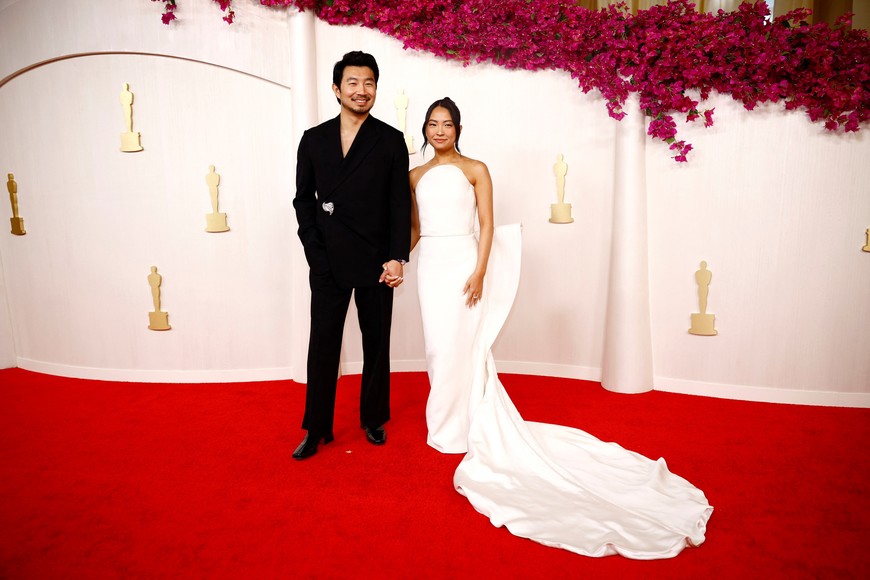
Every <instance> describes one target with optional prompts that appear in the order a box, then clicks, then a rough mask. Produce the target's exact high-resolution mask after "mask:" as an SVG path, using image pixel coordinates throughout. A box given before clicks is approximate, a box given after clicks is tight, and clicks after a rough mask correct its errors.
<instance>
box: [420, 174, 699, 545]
mask: <svg viewBox="0 0 870 580" xmlns="http://www.w3.org/2000/svg"><path fill="white" fill-rule="evenodd" d="M449 168H453V169H454V171H451V170H449ZM416 197H417V205H418V208H419V212H420V222H421V234H422V237H421V239H420V242H419V253H418V257H417V284H418V293H419V299H420V308H421V313H422V320H423V334H424V340H425V349H426V366H427V372H428V375H429V383H430V389H431V390H430V394H429V400H428V402H427V406H426V422H427V426H428V429H429V434H428V440H427V442H428V444H429V445H430V446H432V447H434V448H435V449H437V450H439V451H441V452H442V453H465V456H464V457H463V458H462V460H461V462H460V463H459V466H458V467H457V468H456V471H455V473H454V477H453V484H454V487H455V489H456V490H457V491H458V492H459V493H460V494H462V495H464V496H465V497H466V498H467V499H468V501H469V502H470V503H471V504H472V506H473V507H474V508H475V509H476V510H477V511H478V512H480V513H482V514H484V515H485V516H487V517H488V518H489V519H490V521H491V522H492V523H493V525H495V526H505V527H506V528H507V529H508V530H509V531H510V532H511V533H512V534H514V535H516V536H520V537H523V538H529V539H531V540H534V541H536V542H539V543H541V544H544V545H547V546H552V547H557V548H562V549H565V550H568V551H571V552H575V553H577V554H582V555H584V556H593V557H600V556H608V555H613V554H620V555H622V556H625V557H627V558H633V559H640V560H650V559H659V558H672V557H674V556H676V555H677V554H678V553H680V552H681V551H682V550H683V549H684V548H686V547H689V546H698V545H700V544H701V543H703V542H704V535H705V532H706V525H707V521H708V519H709V518H710V516H711V514H712V511H713V508H712V507H711V506H710V504H709V503H708V502H707V498H706V497H705V496H704V493H703V492H702V491H701V490H700V489H698V488H696V487H695V486H693V485H692V484H691V483H689V482H688V481H686V480H685V479H683V478H682V477H679V476H678V475H675V474H673V473H671V472H670V471H669V470H668V466H667V464H666V463H665V460H664V459H662V458H659V459H658V460H655V461H653V460H651V459H649V458H647V457H645V456H643V455H640V454H638V453H635V452H633V451H629V450H627V449H624V448H623V447H621V446H619V445H618V444H616V443H610V442H604V441H601V440H599V439H597V438H596V437H594V436H592V435H590V434H589V433H586V432H584V431H581V430H580V429H576V428H572V427H566V426H561V425H551V424H546V423H538V422H531V421H524V420H523V418H522V416H521V415H520V413H519V412H518V411H517V409H516V407H515V406H514V404H513V403H512V401H511V399H510V397H509V396H508V394H507V392H506V391H505V389H504V387H503V386H502V384H501V382H500V381H499V379H498V374H497V372H496V368H495V363H494V361H493V357H492V352H491V349H492V345H493V342H494V341H495V339H496V337H497V336H498V334H499V332H500V331H501V328H502V326H503V325H504V322H505V320H506V319H507V315H508V313H509V312H510V309H511V306H512V304H513V300H514V297H515V295H516V291H517V287H518V284H519V273H520V252H521V229H520V226H519V225H518V224H513V225H510V226H501V227H498V228H496V229H495V234H494V237H493V245H492V251H491V253H490V258H489V265H488V268H487V273H486V278H485V280H484V290H483V297H482V299H481V301H480V303H479V304H478V305H477V306H476V307H474V308H468V307H466V306H465V296H463V294H462V289H463V287H464V285H465V282H466V280H467V279H468V276H469V274H470V273H471V272H472V271H473V270H474V266H475V264H476V261H477V237H476V235H475V234H474V233H473V232H472V231H471V229H470V228H471V227H473V223H474V219H473V218H474V211H475V206H474V191H473V188H472V187H471V186H470V184H469V183H468V181H467V180H466V179H465V176H464V174H463V173H462V171H461V170H460V169H459V168H458V167H456V166H452V165H448V166H436V167H435V168H433V169H431V170H429V171H428V172H427V173H426V174H425V175H424V176H423V177H422V178H421V179H420V181H419V182H418V185H417V188H416ZM469 215H471V219H469Z"/></svg>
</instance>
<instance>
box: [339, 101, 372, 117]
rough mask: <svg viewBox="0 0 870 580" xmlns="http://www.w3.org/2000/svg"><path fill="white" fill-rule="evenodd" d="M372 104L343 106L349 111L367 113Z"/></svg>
mask: <svg viewBox="0 0 870 580" xmlns="http://www.w3.org/2000/svg"><path fill="white" fill-rule="evenodd" d="M373 106H374V103H366V104H365V105H362V106H359V105H353V106H351V107H345V108H346V109H347V110H349V111H350V112H351V113H354V114H356V115H365V114H366V113H368V112H369V111H371V110H372V107H373Z"/></svg>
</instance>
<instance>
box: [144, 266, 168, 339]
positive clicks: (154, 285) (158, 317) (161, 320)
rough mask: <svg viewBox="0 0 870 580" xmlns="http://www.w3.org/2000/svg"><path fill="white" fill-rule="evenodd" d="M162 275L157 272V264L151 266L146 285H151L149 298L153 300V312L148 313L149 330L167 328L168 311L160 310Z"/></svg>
mask: <svg viewBox="0 0 870 580" xmlns="http://www.w3.org/2000/svg"><path fill="white" fill-rule="evenodd" d="M162 282H163V276H161V275H160V274H158V273H157V266H151V273H150V274H148V285H149V286H151V300H152V301H153V302H154V312H149V313H148V329H149V330H169V329H171V328H172V327H171V326H169V313H168V312H163V311H162V310H160V284H161V283H162Z"/></svg>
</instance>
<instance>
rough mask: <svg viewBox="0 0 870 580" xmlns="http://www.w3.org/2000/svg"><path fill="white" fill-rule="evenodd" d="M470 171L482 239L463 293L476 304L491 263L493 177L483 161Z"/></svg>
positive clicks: (476, 163) (467, 304) (467, 300)
mask: <svg viewBox="0 0 870 580" xmlns="http://www.w3.org/2000/svg"><path fill="white" fill-rule="evenodd" d="M469 173H470V174H471V178H472V180H471V183H472V185H474V196H475V198H476V199H477V220H478V222H479V224H480V240H479V242H478V245H477V265H476V266H475V268H474V272H472V274H471V276H469V277H468V281H467V282H466V283H465V288H464V289H463V294H464V295H465V296H466V298H465V305H466V306H469V307H471V306H474V305H476V304H477V302H478V301H480V297H481V293H482V292H483V278H484V276H486V266H487V264H488V263H489V252H490V250H491V249H492V233H493V211H492V178H491V177H490V175H489V169H488V168H487V167H486V164H485V163H483V162H481V161H475V162H474V163H473V164H472V166H471V168H470V171H469Z"/></svg>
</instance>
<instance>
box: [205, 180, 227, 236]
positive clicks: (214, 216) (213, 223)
mask: <svg viewBox="0 0 870 580" xmlns="http://www.w3.org/2000/svg"><path fill="white" fill-rule="evenodd" d="M205 182H206V183H207V184H208V194H209V196H211V213H207V214H205V231H207V232H211V233H219V232H226V231H229V229H230V228H229V226H227V214H225V213H218V185H220V182H221V176H220V175H219V174H217V173H215V172H214V165H209V166H208V173H207V174H206V176H205Z"/></svg>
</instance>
